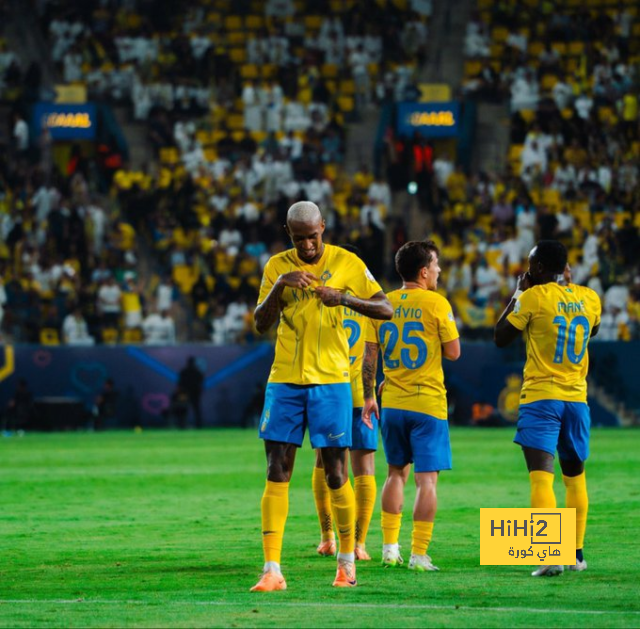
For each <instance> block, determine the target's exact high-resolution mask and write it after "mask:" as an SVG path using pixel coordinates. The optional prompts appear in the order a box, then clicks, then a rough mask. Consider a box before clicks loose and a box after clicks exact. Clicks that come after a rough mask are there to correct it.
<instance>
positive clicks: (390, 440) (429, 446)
mask: <svg viewBox="0 0 640 629" xmlns="http://www.w3.org/2000/svg"><path fill="white" fill-rule="evenodd" d="M382 444H383V445H384V453H385V455H386V457H387V463H389V465H396V466H399V467H404V466H405V465H408V464H409V463H413V464H414V468H413V469H414V472H439V471H440V470H450V469H451V443H450V441H449V422H448V421H447V420H445V419H438V418H437V417H433V416H432V415H427V414H426V413H416V412H414V411H403V410H400V409H396V408H383V409H382Z"/></svg>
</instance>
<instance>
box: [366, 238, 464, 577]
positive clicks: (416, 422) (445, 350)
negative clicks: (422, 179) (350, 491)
mask: <svg viewBox="0 0 640 629" xmlns="http://www.w3.org/2000/svg"><path fill="white" fill-rule="evenodd" d="M396 270H397V271H398V273H399V274H400V277H402V281H403V284H402V288H401V289H399V290H396V291H393V292H391V293H389V295H388V297H389V301H390V302H391V304H392V306H393V309H394V312H393V320H392V321H390V322H388V323H382V324H380V323H379V322H377V321H375V322H374V321H372V322H371V323H370V325H369V326H368V328H367V333H366V336H365V354H364V361H363V365H362V382H363V389H364V409H363V411H362V418H363V421H364V422H365V423H366V424H367V425H370V422H371V416H372V415H375V416H376V417H377V416H378V414H379V411H378V404H377V402H376V399H375V396H374V392H373V389H374V382H375V373H376V365H377V360H378V348H379V347H382V351H383V363H384V376H385V384H384V393H383V394H382V403H383V409H382V441H383V444H384V451H385V454H386V457H387V463H388V464H389V471H388V475H387V480H386V482H385V484H384V488H383V489H382V535H383V550H382V564H383V565H384V566H396V565H398V564H401V563H402V557H401V556H400V551H399V546H398V539H399V537H400V524H401V520H402V505H403V501H404V486H405V483H406V481H407V477H408V475H409V466H410V465H411V463H413V464H414V477H415V483H416V488H417V493H416V499H415V504H414V508H413V534H412V537H411V559H410V561H409V569H411V570H417V571H419V572H425V571H427V570H437V569H438V568H437V567H436V566H434V565H433V563H432V562H431V558H430V557H429V555H427V550H428V548H429V543H430V542H431V536H432V533H433V523H434V520H435V515H436V508H437V496H436V484H437V482H438V474H439V472H440V470H448V469H451V446H450V443H449V425H448V422H447V397H446V390H445V388H444V373H443V371H442V358H443V357H444V358H446V359H448V360H457V359H458V358H459V357H460V340H459V335H458V331H457V329H456V324H455V320H454V318H453V313H452V311H451V306H450V305H449V302H448V301H447V300H446V299H445V298H444V297H442V296H441V295H439V294H438V293H436V292H435V290H436V288H437V285H438V275H439V274H440V267H439V265H438V248H437V246H436V245H435V243H433V242H432V241H426V242H415V241H414V242H408V243H406V244H405V245H403V246H402V247H401V248H400V249H399V250H398V253H397V254H396Z"/></svg>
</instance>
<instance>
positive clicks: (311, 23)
mask: <svg viewBox="0 0 640 629" xmlns="http://www.w3.org/2000/svg"><path fill="white" fill-rule="evenodd" d="M322 19H323V18H322V16H321V15H305V16H304V25H305V28H307V29H308V30H311V31H319V30H320V27H321V26H322Z"/></svg>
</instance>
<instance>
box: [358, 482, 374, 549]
mask: <svg viewBox="0 0 640 629" xmlns="http://www.w3.org/2000/svg"><path fill="white" fill-rule="evenodd" d="M354 482H355V491H356V544H362V545H364V544H365V542H366V541H367V533H368V532H369V524H370V523H371V516H372V515H373V508H374V506H375V504H376V477H375V476H356V477H355V479H354Z"/></svg>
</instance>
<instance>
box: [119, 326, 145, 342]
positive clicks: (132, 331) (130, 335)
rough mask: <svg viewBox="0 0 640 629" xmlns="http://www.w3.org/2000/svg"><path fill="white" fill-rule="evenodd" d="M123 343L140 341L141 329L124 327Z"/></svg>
mask: <svg viewBox="0 0 640 629" xmlns="http://www.w3.org/2000/svg"><path fill="white" fill-rule="evenodd" d="M122 342H123V343H142V330H141V329H140V328H126V329H125V330H124V331H123V332H122Z"/></svg>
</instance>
